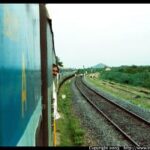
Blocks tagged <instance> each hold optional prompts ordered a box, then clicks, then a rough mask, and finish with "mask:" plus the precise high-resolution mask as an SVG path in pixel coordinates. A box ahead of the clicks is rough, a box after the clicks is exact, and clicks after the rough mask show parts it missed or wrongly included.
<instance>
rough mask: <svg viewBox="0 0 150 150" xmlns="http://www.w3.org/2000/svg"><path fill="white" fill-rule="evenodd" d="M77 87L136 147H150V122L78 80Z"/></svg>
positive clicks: (78, 78)
mask: <svg viewBox="0 0 150 150" xmlns="http://www.w3.org/2000/svg"><path fill="white" fill-rule="evenodd" d="M75 83H76V86H77V88H78V89H79V91H80V92H81V94H82V95H83V96H84V97H85V98H86V99H87V100H88V102H89V103H90V104H91V105H92V106H93V107H94V108H95V109H96V110H97V111H98V112H100V113H101V114H102V115H103V116H104V117H105V118H106V119H107V120H108V121H109V122H110V123H111V124H112V125H113V126H115V128H116V129H117V130H118V131H119V132H121V134H122V135H123V136H124V137H125V138H126V139H127V140H128V141H130V142H131V143H132V144H133V145H134V146H150V134H149V133H150V122H148V121H146V120H144V119H143V118H142V117H140V116H138V115H136V114H134V113H133V112H130V111H128V110H127V109H125V108H123V107H121V106H119V105H118V104H116V103H114V102H112V101H111V100H108V99H107V98H105V97H103V96H101V95H100V94H99V93H97V92H96V91H94V90H93V89H91V88H90V87H88V86H87V85H86V84H85V83H84V82H83V81H82V79H81V77H77V78H76V82H75Z"/></svg>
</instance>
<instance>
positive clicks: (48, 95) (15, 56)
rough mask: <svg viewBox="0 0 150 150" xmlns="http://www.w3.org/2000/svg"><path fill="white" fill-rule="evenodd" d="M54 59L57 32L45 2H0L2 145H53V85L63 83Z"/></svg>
mask: <svg viewBox="0 0 150 150" xmlns="http://www.w3.org/2000/svg"><path fill="white" fill-rule="evenodd" d="M53 64H56V52H55V44H54V33H53V28H52V19H51V18H50V16H49V14H48V11H47V9H46V5H45V4H1V5H0V146H53V145H54V137H53V135H54V134H53V132H54V126H53V120H54V117H53V111H54V110H53V109H54V108H53V97H52V96H53V87H52V85H53V82H54V83H55V84H56V83H58V84H60V83H59V82H58V81H56V80H58V78H55V77H54V76H53V74H52V69H53V68H52V66H53ZM73 74H74V73H73V72H70V74H67V75H66V76H67V77H69V75H71V76H72V75H73ZM61 77H62V76H61ZM63 79H66V77H65V78H64V76H63ZM60 81H61V83H62V81H63V80H60Z"/></svg>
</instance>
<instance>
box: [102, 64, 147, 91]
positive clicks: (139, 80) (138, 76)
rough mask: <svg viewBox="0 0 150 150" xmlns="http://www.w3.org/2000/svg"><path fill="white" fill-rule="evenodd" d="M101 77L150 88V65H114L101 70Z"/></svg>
mask: <svg viewBox="0 0 150 150" xmlns="http://www.w3.org/2000/svg"><path fill="white" fill-rule="evenodd" d="M100 78H101V79H104V80H110V81H115V82H118V83H124V84H129V85H134V86H141V87H146V88H150V66H122V67H113V68H111V71H105V70H103V71H101V75H100Z"/></svg>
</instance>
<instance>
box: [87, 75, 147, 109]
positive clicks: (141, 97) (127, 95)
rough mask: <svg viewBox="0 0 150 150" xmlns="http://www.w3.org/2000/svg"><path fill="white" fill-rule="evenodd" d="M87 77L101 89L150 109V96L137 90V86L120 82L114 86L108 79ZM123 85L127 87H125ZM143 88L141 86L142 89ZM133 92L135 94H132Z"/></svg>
mask: <svg viewBox="0 0 150 150" xmlns="http://www.w3.org/2000/svg"><path fill="white" fill-rule="evenodd" d="M86 79H87V80H88V81H90V82H91V83H93V84H94V85H95V86H96V87H98V88H99V89H101V90H104V91H106V92H108V93H109V94H111V95H113V96H115V97H117V98H119V99H120V100H125V101H129V102H131V103H132V104H135V105H137V106H139V107H142V108H144V109H148V110H150V98H149V97H148V96H147V95H146V94H143V93H142V92H137V87H134V86H128V85H124V84H118V83H115V82H113V86H111V84H110V82H109V81H106V80H105V82H104V81H103V80H99V79H91V78H89V77H86ZM104 83H105V84H104ZM111 83H112V82H111ZM123 86H125V87H124V88H123ZM122 89H125V90H127V91H123V90H122ZM142 89H143V88H141V90H142ZM138 90H139V91H140V87H138ZM131 92H132V93H135V94H132V93H131ZM136 94H137V95H138V97H136ZM145 97H148V98H145Z"/></svg>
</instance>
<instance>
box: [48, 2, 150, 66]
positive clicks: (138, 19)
mask: <svg viewBox="0 0 150 150" xmlns="http://www.w3.org/2000/svg"><path fill="white" fill-rule="evenodd" d="M46 6H47V8H48V11H49V14H50V16H51V19H52V24H53V31H54V38H55V51H56V55H58V57H60V59H61V60H62V61H63V63H64V67H75V68H79V67H83V65H84V66H85V67H89V66H92V65H96V64H98V63H104V64H106V65H108V66H120V65H150V4H47V5H46Z"/></svg>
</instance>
